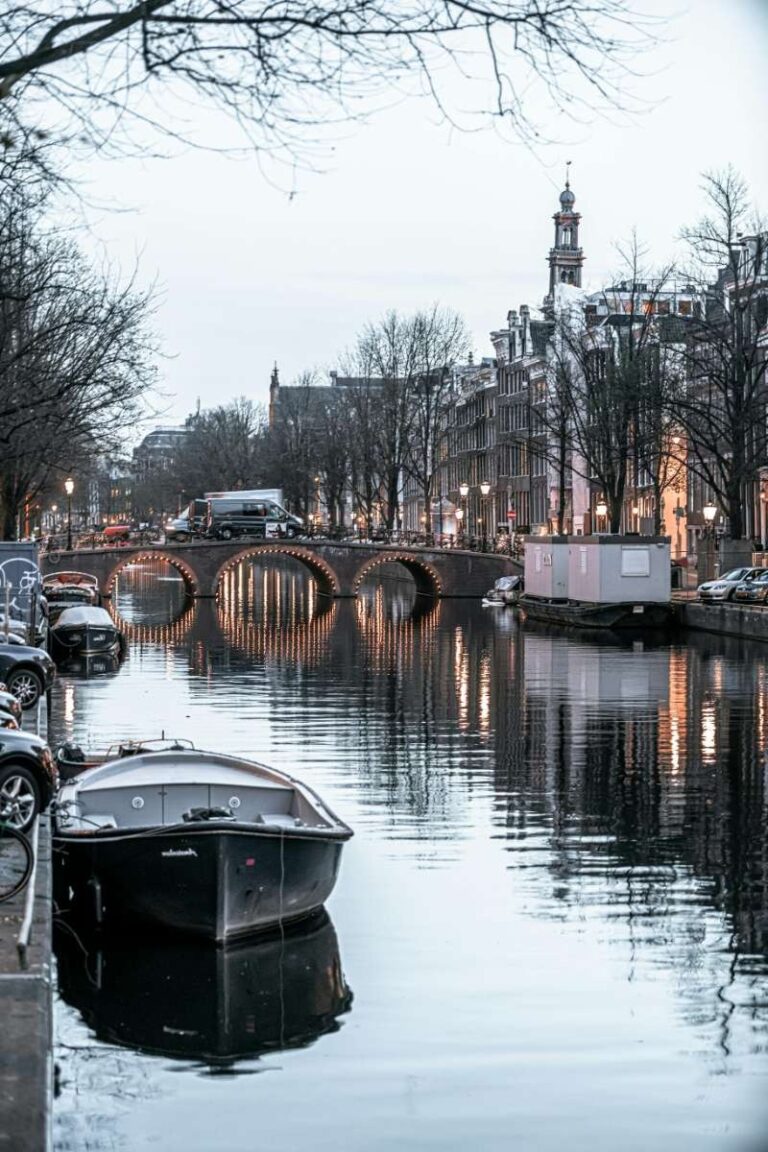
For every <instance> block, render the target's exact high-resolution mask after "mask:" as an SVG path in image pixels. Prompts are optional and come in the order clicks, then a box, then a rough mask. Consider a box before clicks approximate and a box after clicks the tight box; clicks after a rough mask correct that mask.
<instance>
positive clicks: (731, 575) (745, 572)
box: [720, 568, 751, 580]
mask: <svg viewBox="0 0 768 1152" xmlns="http://www.w3.org/2000/svg"><path fill="white" fill-rule="evenodd" d="M750 571H751V569H750V568H732V569H731V571H730V572H726V573H725V575H724V576H721V577H720V579H721V580H746V578H747V576H749V573H750Z"/></svg>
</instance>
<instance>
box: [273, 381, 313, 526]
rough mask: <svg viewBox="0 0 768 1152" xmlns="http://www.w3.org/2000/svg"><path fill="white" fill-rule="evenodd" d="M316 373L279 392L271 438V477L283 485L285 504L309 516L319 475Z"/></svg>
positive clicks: (301, 514) (302, 514) (300, 513)
mask: <svg viewBox="0 0 768 1152" xmlns="http://www.w3.org/2000/svg"><path fill="white" fill-rule="evenodd" d="M318 388H319V385H318V383H317V374H316V373H315V372H302V373H301V374H300V375H299V377H298V378H297V380H296V383H295V384H293V385H290V386H289V387H287V388H281V389H280V400H279V403H278V405H277V408H276V411H275V414H274V419H273V423H272V426H271V427H270V430H269V437H268V461H269V469H270V475H271V476H272V477H273V478H274V479H275V480H276V481H277V482H278V483H279V484H280V486H281V487H282V488H283V491H284V493H285V499H286V502H287V503H288V504H289V506H290V507H292V508H293V509H294V510H295V511H296V512H298V514H299V515H300V516H308V515H309V510H310V506H311V502H312V494H313V492H314V491H315V479H314V478H315V476H316V475H317V474H318V473H317V464H318V456H317V405H316V392H317V390H318Z"/></svg>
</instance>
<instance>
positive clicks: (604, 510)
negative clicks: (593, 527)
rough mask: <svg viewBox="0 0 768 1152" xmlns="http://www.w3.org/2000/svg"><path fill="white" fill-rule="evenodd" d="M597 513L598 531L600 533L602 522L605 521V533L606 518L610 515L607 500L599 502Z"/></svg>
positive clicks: (596, 507) (596, 506) (596, 505)
mask: <svg viewBox="0 0 768 1152" xmlns="http://www.w3.org/2000/svg"><path fill="white" fill-rule="evenodd" d="M595 512H596V513H597V530H598V532H599V531H600V521H601V520H602V521H603V531H605V518H606V516H607V515H608V505H607V504H606V502H605V500H598V502H597V504H595Z"/></svg>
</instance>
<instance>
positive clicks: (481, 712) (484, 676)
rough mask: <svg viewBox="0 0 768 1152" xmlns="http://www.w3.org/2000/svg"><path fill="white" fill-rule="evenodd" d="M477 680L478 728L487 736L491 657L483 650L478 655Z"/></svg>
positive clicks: (488, 727) (489, 714)
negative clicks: (480, 654) (479, 655)
mask: <svg viewBox="0 0 768 1152" xmlns="http://www.w3.org/2000/svg"><path fill="white" fill-rule="evenodd" d="M478 681H479V683H478V691H479V696H478V729H479V732H480V735H481V736H487V735H488V733H489V731H490V727H491V657H490V654H489V653H488V652H483V654H482V656H481V657H480V669H479V675H478Z"/></svg>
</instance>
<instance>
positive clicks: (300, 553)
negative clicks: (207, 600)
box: [211, 542, 341, 596]
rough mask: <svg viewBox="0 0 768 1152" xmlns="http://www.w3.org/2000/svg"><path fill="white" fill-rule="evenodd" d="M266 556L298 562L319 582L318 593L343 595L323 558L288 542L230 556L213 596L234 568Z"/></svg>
mask: <svg viewBox="0 0 768 1152" xmlns="http://www.w3.org/2000/svg"><path fill="white" fill-rule="evenodd" d="M264 555H268V556H269V555H271V556H289V557H290V558H291V559H292V560H298V561H299V563H300V564H303V565H304V567H305V568H307V569H308V570H309V572H310V573H311V575H312V576H314V578H315V579H316V580H317V586H318V591H319V592H320V594H321V595H323V596H339V595H341V584H340V581H339V578H338V576H337V575H336V573H335V572H334V570H333V568H331V566H330V564H328V563H327V562H326V561H325V560H324V559H323V558H322V557H321V556H318V555H317V553H316V552H313V551H312V549H311V548H302V547H301V545H296V544H289V543H287V542H286V543H285V544H278V543H275V544H252V545H251V546H250V547H245V548H241V549H239V550H238V551H237V552H236V553H235V554H234V556H230V558H229V559H228V560H227V561H225V563H224V564H222V565H221V566H220V567H219V569H218V571H217V572H216V574H215V575H214V577H213V584H212V587H211V595H212V596H215V595H216V594H217V592H218V590H219V585H220V584H221V581H222V579H223V577H224V576H225V575H226V573H227V572H229V571H230V570H231V569H232V568H235V567H236V566H237V565H238V564H240V563H242V561H243V560H249V559H251V557H259V556H264Z"/></svg>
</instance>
